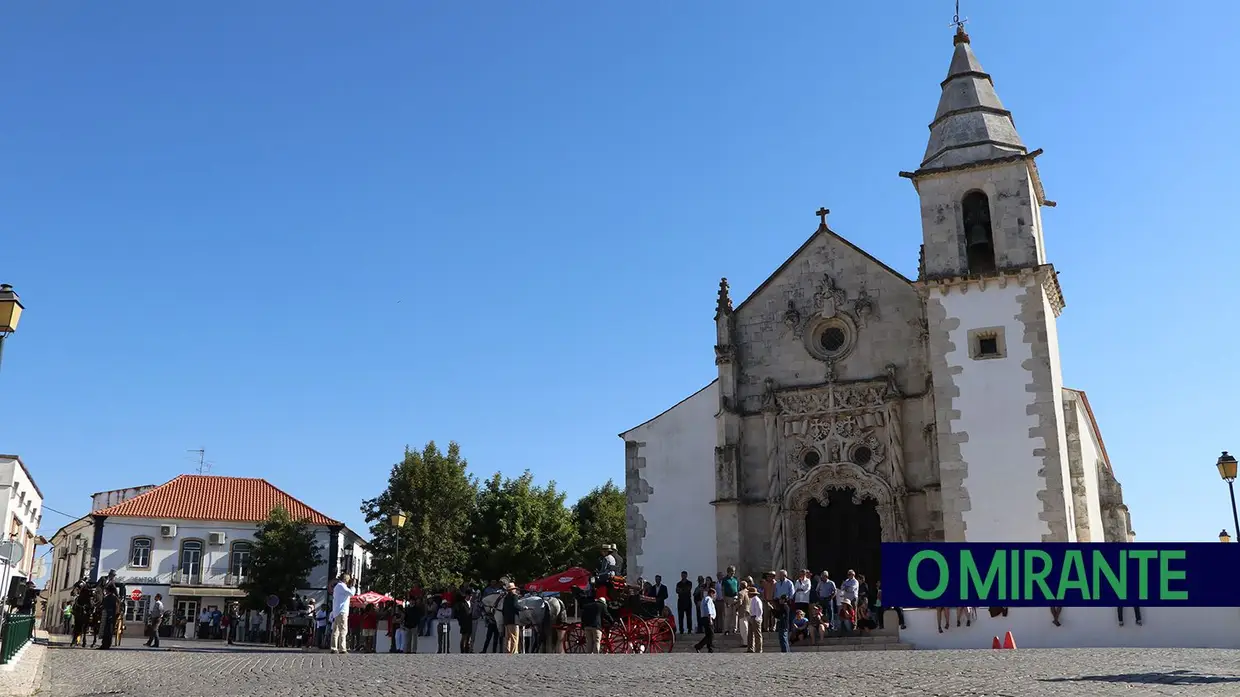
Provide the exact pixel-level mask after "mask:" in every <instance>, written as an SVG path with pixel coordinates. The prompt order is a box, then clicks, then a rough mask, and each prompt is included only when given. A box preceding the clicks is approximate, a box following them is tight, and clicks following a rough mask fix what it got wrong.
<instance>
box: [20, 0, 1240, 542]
mask: <svg viewBox="0 0 1240 697" xmlns="http://www.w3.org/2000/svg"><path fill="white" fill-rule="evenodd" d="M1136 7H1139V6H1134V5H1132V4H1131V3H1121V2H1117V1H1116V2H1092V3H1080V2H1074V3H1067V2H1040V3H1024V4H1019V3H994V2H990V3H984V4H983V3H981V2H976V1H974V2H968V3H966V7H965V11H964V14H965V15H967V16H969V18H970V19H971V22H970V24H969V31H970V33H971V35H972V36H973V45H974V48H975V49H976V51H977V53H978V56H979V57H980V59H981V61H982V64H983V66H984V67H985V68H986V69H987V70H988V71H989V72H990V73H991V74H992V75H994V77H995V80H996V83H997V87H998V90H999V94H1000V96H1001V98H1002V99H1003V100H1004V102H1005V104H1006V105H1007V107H1008V108H1010V109H1011V110H1012V111H1013V113H1014V115H1015V120H1016V124H1017V127H1018V129H1019V130H1020V132H1021V134H1022V136H1023V137H1024V139H1025V141H1026V143H1027V144H1029V146H1030V147H1041V148H1044V149H1045V150H1046V154H1045V155H1044V156H1043V157H1042V158H1040V159H1039V166H1040V168H1041V172H1042V176H1043V179H1044V181H1045V184H1046V188H1047V193H1048V196H1049V197H1050V198H1052V199H1054V200H1056V201H1058V202H1059V207H1058V208H1056V209H1053V210H1046V211H1045V216H1044V218H1045V224H1046V240H1047V246H1048V250H1049V255H1050V259H1051V261H1053V262H1054V263H1055V264H1056V266H1057V267H1058V268H1059V270H1060V271H1061V274H1062V275H1061V280H1062V283H1063V288H1064V292H1065V295H1066V299H1067V303H1068V307H1067V309H1066V311H1065V312H1064V315H1063V317H1062V318H1061V323H1060V332H1061V339H1062V346H1063V365H1064V371H1065V378H1066V382H1067V384H1068V385H1069V386H1073V387H1078V388H1082V389H1085V390H1087V392H1088V394H1089V397H1090V400H1091V402H1092V404H1093V407H1094V410H1095V411H1096V413H1097V416H1098V418H1099V420H1100V422H1101V425H1102V428H1103V432H1104V436H1105V439H1106V444H1107V447H1108V449H1109V451H1110V454H1111V457H1112V459H1113V461H1114V464H1115V467H1116V469H1117V472H1118V474H1119V477H1120V478H1121V481H1122V482H1123V484H1124V487H1125V494H1126V497H1127V499H1128V502H1129V504H1130V506H1131V508H1132V511H1133V516H1134V527H1135V528H1136V530H1137V533H1138V536H1139V538H1140V539H1145V540H1178V539H1185V540H1210V539H1214V538H1215V536H1216V535H1217V533H1218V530H1219V529H1220V528H1223V527H1227V528H1229V529H1230V528H1231V527H1232V524H1231V515H1230V509H1229V504H1228V501H1227V493H1226V488H1225V485H1224V484H1223V483H1222V482H1221V481H1220V480H1219V479H1218V476H1217V473H1216V472H1215V470H1214V468H1213V461H1214V460H1215V458H1217V456H1218V453H1219V451H1221V450H1223V449H1232V450H1238V451H1240V432H1238V431H1237V429H1236V428H1235V404H1236V399H1235V396H1236V394H1237V393H1238V392H1240V376H1238V372H1237V370H1236V368H1235V352H1236V351H1235V336H1236V332H1235V326H1236V323H1237V320H1240V316H1238V315H1240V303H1237V301H1236V297H1237V293H1236V280H1235V275H1236V272H1235V263H1236V262H1235V260H1236V259H1238V258H1240V242H1238V241H1237V235H1236V232H1237V229H1238V228H1237V224H1236V216H1235V214H1234V211H1233V210H1232V208H1233V203H1234V201H1235V191H1236V184H1235V180H1234V173H1233V172H1232V171H1231V170H1232V167H1234V163H1235V162H1236V161H1237V160H1238V159H1240V146H1238V145H1237V143H1236V141H1235V138H1234V137H1233V135H1232V132H1233V130H1234V125H1235V119H1236V112H1237V108H1238V107H1240V103H1238V102H1240V98H1238V97H1237V96H1236V91H1235V90H1234V89H1230V87H1229V86H1230V85H1232V84H1234V80H1235V75H1234V68H1235V66H1236V65H1238V64H1240V49H1238V48H1237V42H1236V41H1235V40H1234V37H1232V36H1231V31H1230V29H1231V27H1233V26H1234V25H1235V24H1236V21H1237V20H1238V19H1240V17H1238V16H1237V15H1238V14H1240V10H1237V9H1236V8H1235V7H1234V5H1232V4H1230V3H1223V2H1213V3H1208V2H1197V3H1189V4H1183V5H1181V6H1178V7H1177V8H1176V11H1175V12H1174V13H1167V12H1164V11H1163V9H1164V8H1162V7H1161V6H1154V5H1150V6H1149V7H1148V9H1147V10H1146V11H1142V12H1135V11H1134V8H1136ZM359 8H363V9H359ZM773 8H774V9H773ZM776 9H777V11H776ZM951 16H952V7H951V3H950V2H921V1H916V2H914V1H912V0H909V1H907V2H875V3H868V4H867V3H848V4H839V5H837V6H831V5H830V4H829V3H822V2H808V1H807V2H784V3H778V4H777V5H774V6H772V5H769V4H762V3H750V2H721V1H715V2H705V1H704V0H702V1H689V0H682V1H680V2H676V3H654V2H638V3H624V4H605V3H582V2H569V1H567V0H557V1H550V0H547V1H543V2H537V3H535V2H499V1H493V2H474V3H461V2H448V1H434V2H432V1H429V0H427V1H422V2H397V1H386V2H384V1H372V2H366V3H361V4H359V3H344V2H319V3H301V2H296V3H294V2H288V1H275V0H272V1H269V2H264V3H258V4H257V6H255V4H254V3H237V2H216V3H207V4H203V3H172V4H169V3H156V2H108V3H102V2H61V3H12V4H9V5H6V7H5V10H4V14H3V18H2V21H0V66H2V69H3V72H2V73H0V83H2V84H3V94H4V98H3V107H2V108H0V138H2V139H3V153H4V157H3V164H2V165H0V192H2V193H0V195H2V200H3V206H2V210H3V215H4V227H3V232H2V233H0V234H2V237H0V280H2V281H3V282H7V283H11V284H13V285H14V286H15V287H16V289H17V290H18V292H19V293H20V294H21V295H22V297H23V299H24V300H25V301H26V304H27V306H28V312H27V316H26V318H25V320H24V322H23V325H22V327H21V331H20V332H19V333H18V334H16V335H14V336H13V337H12V338H11V339H10V340H9V341H8V343H7V345H6V349H5V353H4V365H3V370H2V371H0V394H3V395H4V404H5V408H4V411H5V417H4V419H3V421H2V422H0V452H15V453H18V454H20V455H22V457H23V458H24V459H25V461H26V462H27V464H28V465H29V466H30V468H31V469H32V470H33V471H34V473H35V476H36V477H37V479H38V481H39V483H40V485H41V487H42V489H43V490H44V492H45V494H46V495H47V504H48V505H49V506H51V507H53V508H56V509H59V510H61V511H66V512H68V513H74V514H80V513H84V512H85V511H86V510H87V508H88V505H89V500H88V498H87V496H88V494H90V493H91V492H94V491H98V490H103V489H110V488H117V487H122V486H129V485H138V484H147V483H160V482H163V481H166V480H167V479H170V478H172V477H173V476H175V475H177V474H181V473H185V472H189V471H192V469H193V467H194V456H193V455H190V454H189V453H187V452H186V451H187V450H189V449H194V448H205V449H206V450H207V459H208V460H209V461H211V462H213V463H214V465H215V466H214V470H213V471H214V472H215V473H217V474H228V475H244V476H262V477H266V478H268V479H270V480H271V481H272V482H274V483H276V484H277V485H278V486H280V487H282V488H284V489H286V490H288V491H289V492H291V493H293V494H295V495H297V496H299V497H301V498H303V499H304V500H305V501H307V502H308V503H310V504H311V505H313V506H315V507H317V508H319V509H321V510H323V511H324V512H326V513H329V514H331V515H334V516H337V517H341V518H343V519H344V520H345V521H347V522H348V523H350V524H351V525H353V526H355V527H357V528H362V527H363V526H362V525H361V520H360V514H359V512H358V504H359V502H360V500H361V499H363V498H365V497H369V496H372V495H374V494H376V493H377V492H378V491H379V490H380V489H381V488H382V486H383V483H384V481H385V479H386V476H387V473H388V469H389V467H390V465H391V464H392V463H393V462H395V461H396V460H398V459H399V458H400V455H401V452H402V449H403V447H404V446H405V444H406V443H408V444H412V445H415V446H420V445H421V444H423V443H424V442H425V441H427V440H431V439H434V440H437V441H439V442H441V443H444V444H446V442H447V441H449V440H457V441H459V442H460V443H461V444H462V446H463V448H464V452H465V454H466V456H467V457H468V458H469V460H470V462H471V464H472V466H473V468H474V470H475V471H476V472H477V473H478V474H486V473H489V472H493V471H496V470H501V471H503V472H505V473H506V474H511V475H515V474H518V473H519V472H521V471H522V470H524V469H526V468H529V469H532V470H534V471H535V472H536V473H537V475H538V477H539V478H540V479H541V480H547V479H555V480H556V481H557V482H559V483H560V485H561V486H563V487H565V488H566V489H567V490H568V491H569V493H570V495H572V496H574V497H575V496H578V495H580V494H583V493H585V492H586V491H588V490H589V489H590V488H591V487H593V486H595V485H597V484H600V483H602V482H603V481H605V480H606V479H608V478H609V477H613V478H616V479H617V480H622V478H623V469H622V459H623V445H622V443H621V441H620V439H618V438H617V437H616V434H617V433H619V432H620V431H622V430H625V429H627V428H629V427H631V426H633V425H635V424H637V423H640V422H642V421H644V420H646V419H647V418H649V417H651V416H653V415H655V414H656V413H658V412H660V411H662V410H663V409H664V408H666V407H668V406H670V405H671V404H673V403H674V402H676V401H678V400H679V399H681V398H682V397H684V396H685V395H687V394H689V393H691V392H693V391H695V390H697V389H698V388H700V387H701V386H702V385H704V384H706V383H707V382H709V381H710V380H711V379H713V377H714V375H715V366H714V362H713V360H712V358H713V351H712V345H713V343H714V324H713V322H712V316H713V311H714V300H715V291H716V287H717V283H718V279H719V277H720V276H724V275H726V276H728V277H729V279H731V282H732V288H733V291H734V293H735V295H736V296H737V297H736V299H737V300H738V301H739V300H740V298H742V297H744V296H745V295H746V294H748V292H749V291H750V290H752V289H753V288H754V287H756V286H757V285H758V284H759V283H760V282H761V281H762V280H763V279H764V278H765V277H766V276H767V275H768V274H769V273H770V272H771V271H773V270H774V269H775V268H776V267H777V266H778V265H779V264H780V263H781V262H782V261H783V260H784V259H785V258H786V257H787V256H788V255H789V254H791V253H792V252H793V251H794V250H795V249H796V248H797V247H798V246H799V245H800V244H801V243H802V242H803V241H804V240H805V238H806V237H807V236H808V235H809V234H810V233H811V232H812V231H813V229H814V226H815V224H816V222H817V220H816V218H815V217H814V215H813V211H814V210H815V209H816V208H818V207H819V206H821V205H825V206H827V207H829V208H830V209H831V210H832V215H831V223H832V227H833V228H834V229H835V230H836V231H838V232H839V233H841V234H843V235H844V236H845V237H847V238H849V239H850V240H852V241H853V242H855V243H856V244H858V245H860V246H862V247H864V248H865V249H867V250H869V251H871V252H872V253H873V254H874V255H875V256H877V257H878V258H880V259H882V260H884V261H886V262H887V263H889V264H890V265H892V266H894V267H895V268H896V269H898V270H900V271H902V272H904V273H905V274H907V275H915V274H916V264H917V249H918V244H919V243H920V235H921V232H920V227H919V216H918V207H917V199H916V196H915V193H914V191H913V188H912V187H911V186H910V185H909V183H908V182H907V181H905V180H903V179H900V178H899V177H898V176H897V172H899V171H900V170H911V169H914V168H916V166H917V164H918V162H919V161H920V158H921V155H922V153H923V150H924V148H925V143H926V138H927V135H928V131H927V128H926V126H927V124H928V123H929V122H930V119H931V117H932V116H933V113H934V109H935V105H936V103H937V100H938V95H939V87H938V83H939V81H940V80H941V79H942V78H943V76H944V75H945V74H946V70H947V65H948V61H949V58H950V54H951V33H952V32H951V29H950V28H949V26H948V25H949V23H950V20H951ZM65 522H67V519H65V518H63V517H61V516H58V515H55V514H53V513H50V512H49V513H48V514H47V515H46V516H45V518H44V532H45V533H46V534H51V532H52V531H54V530H55V529H56V528H57V527H59V526H60V525H62V524H64V523H65ZM1233 532H1235V531H1233Z"/></svg>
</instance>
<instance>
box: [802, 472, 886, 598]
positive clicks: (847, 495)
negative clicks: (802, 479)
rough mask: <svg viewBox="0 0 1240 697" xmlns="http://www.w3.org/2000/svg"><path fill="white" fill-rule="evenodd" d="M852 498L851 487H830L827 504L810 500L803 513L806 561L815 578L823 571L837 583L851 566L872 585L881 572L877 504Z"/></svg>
mask: <svg viewBox="0 0 1240 697" xmlns="http://www.w3.org/2000/svg"><path fill="white" fill-rule="evenodd" d="M852 499H853V490H852V489H832V490H830V491H829V492H828V495H827V502H826V504H827V505H825V506H824V505H822V504H821V503H820V502H818V501H813V502H811V503H810V505H809V508H808V510H807V511H806V513H805V553H806V554H805V556H806V562H807V564H808V566H809V569H810V572H812V573H813V574H814V576H815V578H817V575H818V574H821V573H822V572H823V571H824V570H826V571H828V572H829V573H830V574H831V578H832V580H834V581H835V582H836V583H839V582H840V581H842V580H843V579H844V578H845V576H846V575H847V573H848V570H849V569H853V570H854V571H856V572H857V573H859V574H864V575H865V577H866V580H867V581H868V582H869V584H870V587H871V588H873V587H874V584H875V583H876V582H877V581H878V579H879V578H880V574H881V573H882V566H881V556H880V553H879V550H880V547H879V545H880V544H881V543H882V524H881V523H880V522H879V517H878V506H877V504H876V503H875V502H874V501H873V500H872V499H863V500H862V501H861V503H859V504H856V503H853V500H852ZM789 571H792V570H791V569H790V570H789Z"/></svg>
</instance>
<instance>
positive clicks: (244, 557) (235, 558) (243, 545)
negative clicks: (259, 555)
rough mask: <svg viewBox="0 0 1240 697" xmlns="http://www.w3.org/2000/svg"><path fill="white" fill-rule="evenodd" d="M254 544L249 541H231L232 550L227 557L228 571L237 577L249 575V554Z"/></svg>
mask: <svg viewBox="0 0 1240 697" xmlns="http://www.w3.org/2000/svg"><path fill="white" fill-rule="evenodd" d="M253 551H254V546H253V545H252V544H250V543H249V542H234V543H232V552H231V554H229V558H228V573H230V574H232V575H233V576H236V577H238V578H244V577H246V576H249V575H250V554H251V553H252V552H253Z"/></svg>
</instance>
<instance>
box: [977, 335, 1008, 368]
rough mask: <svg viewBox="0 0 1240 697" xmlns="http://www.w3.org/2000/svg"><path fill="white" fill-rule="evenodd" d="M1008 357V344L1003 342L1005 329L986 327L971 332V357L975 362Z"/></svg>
mask: <svg viewBox="0 0 1240 697" xmlns="http://www.w3.org/2000/svg"><path fill="white" fill-rule="evenodd" d="M1006 355H1007V343H1006V342H1005V341H1004V340H1003V327H985V328H983V329H973V330H970V331H969V357H970V358H972V359H973V360H975V361H981V360H987V359H991V358H1003V357H1004V356H1006Z"/></svg>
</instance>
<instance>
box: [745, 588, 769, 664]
mask: <svg viewBox="0 0 1240 697" xmlns="http://www.w3.org/2000/svg"><path fill="white" fill-rule="evenodd" d="M765 605H766V604H765V603H764V602H762V594H761V593H753V594H751V595H750V596H749V646H748V647H747V648H746V649H745V653H762V614H763V611H764V610H765V609H766V608H765Z"/></svg>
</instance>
